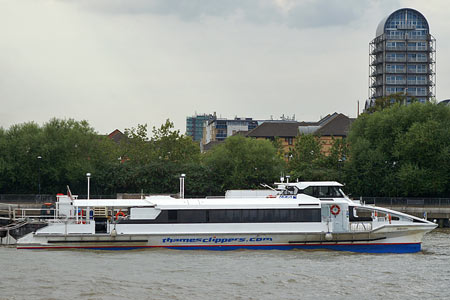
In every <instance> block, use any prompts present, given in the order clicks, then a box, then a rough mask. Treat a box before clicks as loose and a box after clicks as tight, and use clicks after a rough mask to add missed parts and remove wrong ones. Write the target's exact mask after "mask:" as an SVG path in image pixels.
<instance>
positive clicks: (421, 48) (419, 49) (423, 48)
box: [408, 46, 428, 51]
mask: <svg viewBox="0 0 450 300" xmlns="http://www.w3.org/2000/svg"><path fill="white" fill-rule="evenodd" d="M427 50H428V47H427V46H425V47H422V46H415V47H412V46H408V51H427Z"/></svg>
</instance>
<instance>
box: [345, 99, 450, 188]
mask: <svg viewBox="0 0 450 300" xmlns="http://www.w3.org/2000/svg"><path fill="white" fill-rule="evenodd" d="M348 140H349V143H350V145H351V147H350V152H349V160H348V163H347V164H346V165H345V178H346V183H347V184H348V186H349V187H350V189H351V190H352V192H353V193H354V194H357V195H364V196H448V195H450V184H449V182H450V108H449V107H448V106H442V105H435V104H432V103H426V104H422V103H413V104H411V105H407V106H405V105H399V104H396V105H394V106H392V107H390V108H386V109H384V110H382V111H378V112H375V113H373V114H370V115H368V114H363V115H361V116H360V117H359V118H358V119H357V120H356V121H355V122H354V123H353V124H352V127H351V130H350V133H349V138H348Z"/></svg>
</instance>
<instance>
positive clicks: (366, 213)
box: [348, 206, 372, 222]
mask: <svg viewBox="0 0 450 300" xmlns="http://www.w3.org/2000/svg"><path fill="white" fill-rule="evenodd" d="M348 211H349V221H350V222H370V221H372V211H370V210H367V209H360V208H359V207H351V206H350V207H349V210H348Z"/></svg>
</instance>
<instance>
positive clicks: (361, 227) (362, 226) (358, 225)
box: [350, 222, 372, 232]
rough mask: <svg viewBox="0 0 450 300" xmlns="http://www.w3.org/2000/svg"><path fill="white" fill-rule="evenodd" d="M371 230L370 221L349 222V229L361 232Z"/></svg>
mask: <svg viewBox="0 0 450 300" xmlns="http://www.w3.org/2000/svg"><path fill="white" fill-rule="evenodd" d="M371 230H372V223H370V222H350V231H353V232H362V231H371Z"/></svg>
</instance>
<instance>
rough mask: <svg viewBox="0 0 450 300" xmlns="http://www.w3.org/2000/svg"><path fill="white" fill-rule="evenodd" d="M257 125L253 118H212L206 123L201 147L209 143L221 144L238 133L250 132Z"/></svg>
mask: <svg viewBox="0 0 450 300" xmlns="http://www.w3.org/2000/svg"><path fill="white" fill-rule="evenodd" d="M258 124H259V123H258V121H256V120H253V118H238V117H236V118H234V119H222V118H214V119H212V120H209V121H207V122H206V126H205V128H204V130H203V139H202V145H208V144H209V143H211V142H221V141H223V140H225V139H226V138H227V137H229V136H232V135H233V134H236V133H238V132H241V131H250V130H252V129H254V128H256V127H258Z"/></svg>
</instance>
